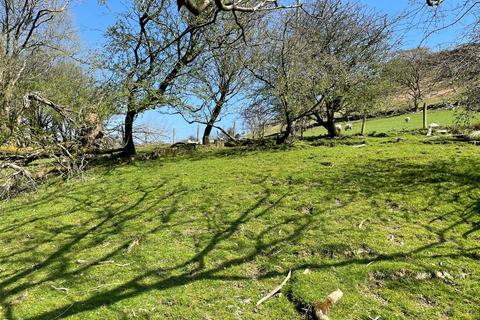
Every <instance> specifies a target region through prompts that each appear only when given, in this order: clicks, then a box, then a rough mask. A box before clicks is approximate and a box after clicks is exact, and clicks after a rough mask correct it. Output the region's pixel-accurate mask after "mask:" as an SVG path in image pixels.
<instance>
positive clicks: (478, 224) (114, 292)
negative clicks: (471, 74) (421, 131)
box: [0, 115, 480, 319]
mask: <svg viewBox="0 0 480 320" xmlns="http://www.w3.org/2000/svg"><path fill="white" fill-rule="evenodd" d="M442 117H443V116H442ZM442 119H443V118H439V119H435V118H434V117H433V115H432V121H438V122H439V123H442ZM399 120H401V118H400V119H399ZM376 121H377V120H376ZM378 121H380V122H379V123H378V126H377V127H378V128H381V126H382V123H381V120H378ZM394 121H396V120H394ZM413 121H416V120H414V119H412V122H413ZM400 122H401V121H400ZM402 125H403V123H402ZM412 125H413V124H412ZM369 126H370V128H372V129H374V128H375V122H374V121H370V123H369ZM376 130H379V131H380V129H376ZM422 139H423V137H414V136H405V140H402V141H400V142H398V143H397V141H396V140H395V139H394V138H383V139H379V138H368V139H367V146H366V147H363V148H355V147H354V146H349V145H338V146H336V147H314V146H312V145H310V143H305V142H304V143H299V144H297V146H296V147H293V148H290V149H278V150H267V151H258V150H257V151H256V150H246V149H230V150H226V151H224V150H221V151H219V152H215V151H211V152H207V153H204V154H199V155H193V156H191V157H188V156H186V157H182V158H173V159H169V160H155V161H145V162H134V163H133V164H128V165H126V164H125V165H116V166H111V167H102V168H96V169H93V170H90V171H89V172H88V173H87V174H86V176H85V177H84V179H83V180H74V181H67V182H62V181H52V182H51V183H50V185H44V186H43V187H42V188H41V190H40V192H38V193H37V194H31V195H25V196H22V197H20V198H17V199H14V200H11V201H9V202H3V203H1V204H0V218H1V220H0V318H7V319H10V318H12V319H58V318H67V319H300V318H301V316H300V314H299V313H298V311H297V310H296V309H295V305H294V303H292V301H293V302H302V303H310V302H314V301H317V300H321V299H323V298H324V297H325V296H326V295H328V294H329V293H330V292H331V291H333V290H335V289H336V288H340V289H342V290H343V292H344V293H345V296H344V298H343V299H342V300H341V301H340V303H339V304H338V305H337V306H335V307H334V308H333V309H332V311H331V319H369V317H371V318H375V317H377V316H381V319H447V318H450V319H477V318H478V315H479V314H480V313H479V311H480V310H479V305H480V264H479V262H478V261H479V258H480V248H479V245H478V244H479V240H480V191H479V188H478V187H479V181H480V175H479V172H480V157H479V150H480V149H479V148H478V147H477V146H473V145H468V144H461V145H460V144H459V145H454V144H452V145H428V144H424V143H422ZM362 222H363V223H362ZM360 224H362V226H361V228H360V227H359V225H360ZM305 269H309V270H311V272H310V273H305V274H304V271H305ZM288 270H292V271H293V277H292V279H291V280H290V281H289V283H288V284H287V286H286V287H285V288H284V289H283V295H281V296H279V297H274V298H272V299H270V300H268V301H267V302H265V303H264V304H262V305H261V306H260V307H258V308H256V307H255V303H256V301H257V300H258V299H260V298H261V297H262V296H263V295H265V294H266V293H267V292H268V291H269V290H271V289H272V288H273V287H275V286H276V285H278V284H279V283H280V282H281V281H282V280H283V278H284V277H285V276H286V274H287V273H288ZM444 272H447V273H448V275H450V276H451V278H450V277H448V278H445V277H443V278H442V277H441V276H437V275H436V274H440V275H443V274H444ZM62 288H64V289H62ZM288 297H290V300H289V299H288ZM12 302H13V304H12Z"/></svg>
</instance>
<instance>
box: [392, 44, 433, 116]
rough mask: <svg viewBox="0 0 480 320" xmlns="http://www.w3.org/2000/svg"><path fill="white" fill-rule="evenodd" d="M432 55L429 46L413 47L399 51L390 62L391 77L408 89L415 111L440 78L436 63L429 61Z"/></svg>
mask: <svg viewBox="0 0 480 320" xmlns="http://www.w3.org/2000/svg"><path fill="white" fill-rule="evenodd" d="M430 56H432V53H431V52H430V50H429V49H427V48H420V49H412V50H406V51H401V52H399V53H398V54H397V56H396V57H394V58H393V59H392V60H391V61H390V62H389V63H388V70H389V75H390V77H391V78H392V80H393V81H394V82H396V83H397V84H398V85H400V86H401V88H402V89H403V90H406V92H407V94H408V95H409V96H410V98H411V101H412V104H413V108H414V110H415V111H418V109H419V106H420V104H421V103H422V102H423V99H424V98H425V95H426V94H427V93H429V92H430V91H431V90H432V89H433V87H434V86H435V84H436V83H437V80H438V79H437V76H436V73H435V65H434V64H432V63H429V57H430Z"/></svg>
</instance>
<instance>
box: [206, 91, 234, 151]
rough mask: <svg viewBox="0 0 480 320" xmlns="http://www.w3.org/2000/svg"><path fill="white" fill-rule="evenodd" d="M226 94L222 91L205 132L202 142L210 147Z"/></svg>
mask: <svg viewBox="0 0 480 320" xmlns="http://www.w3.org/2000/svg"><path fill="white" fill-rule="evenodd" d="M226 92H227V91H226V90H225V89H223V90H222V93H221V97H220V99H219V100H218V101H217V102H216V103H215V108H213V111H212V114H211V116H210V119H209V120H208V122H207V126H206V127H205V131H203V137H202V142H203V144H205V145H208V144H209V143H210V134H211V133H212V129H213V126H214V124H215V122H216V121H217V118H218V116H219V115H220V112H221V111H222V107H223V104H224V103H225V97H226ZM234 136H235V135H234Z"/></svg>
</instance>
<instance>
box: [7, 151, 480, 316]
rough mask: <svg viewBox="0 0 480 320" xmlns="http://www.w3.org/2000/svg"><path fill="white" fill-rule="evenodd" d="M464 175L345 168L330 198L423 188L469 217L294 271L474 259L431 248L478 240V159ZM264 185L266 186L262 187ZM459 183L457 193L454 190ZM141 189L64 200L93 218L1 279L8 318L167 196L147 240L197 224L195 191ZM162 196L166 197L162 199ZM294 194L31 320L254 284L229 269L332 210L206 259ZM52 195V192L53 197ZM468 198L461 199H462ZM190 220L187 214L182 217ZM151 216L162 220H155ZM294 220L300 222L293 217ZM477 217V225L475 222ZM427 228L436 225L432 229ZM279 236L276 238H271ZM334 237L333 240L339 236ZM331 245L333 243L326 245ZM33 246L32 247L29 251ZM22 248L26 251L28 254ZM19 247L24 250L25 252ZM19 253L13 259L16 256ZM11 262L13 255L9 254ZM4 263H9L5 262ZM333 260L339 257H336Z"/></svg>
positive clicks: (425, 168) (410, 168)
mask: <svg viewBox="0 0 480 320" xmlns="http://www.w3.org/2000/svg"><path fill="white" fill-rule="evenodd" d="M462 166H463V168H464V169H463V170H460V169H457V168H456V167H453V166H452V163H451V162H448V161H447V162H432V163H429V164H428V165H422V164H415V163H411V162H399V161H398V160H395V161H394V160H392V161H369V162H368V163H367V164H365V165H363V166H359V165H356V166H354V167H348V168H345V170H342V172H341V173H339V176H336V177H333V178H331V179H332V181H330V183H329V184H328V186H327V187H328V188H329V191H330V192H331V193H339V194H345V193H346V192H348V188H347V186H346V185H348V184H349V183H354V182H355V183H358V184H361V186H362V187H361V190H360V193H361V194H362V195H363V196H365V197H367V198H372V199H373V198H375V197H377V196H378V195H380V194H388V193H392V194H398V193H404V194H409V193H415V192H422V190H425V189H428V190H430V191H431V190H435V192H436V194H438V197H432V198H431V199H429V201H428V205H430V206H435V205H436V204H437V203H438V202H444V201H451V200H455V199H457V200H456V201H462V203H461V204H460V203H459V204H460V205H461V206H462V207H464V210H463V211H462V212H453V211H452V212H447V213H443V214H442V216H438V217H436V218H434V219H432V220H431V223H434V222H435V221H437V220H442V221H444V219H445V218H446V217H450V218H451V219H452V221H450V220H449V221H448V222H445V223H442V226H441V227H440V228H433V227H430V229H428V231H429V232H431V233H432V234H435V235H436V238H437V239H436V241H432V242H429V243H426V244H424V245H421V246H418V247H416V248H414V249H410V250H398V251H397V252H394V253H391V254H383V255H382V254H381V255H376V256H373V257H372V256H367V257H360V258H358V257H353V258H348V259H336V260H335V261H327V262H324V263H308V262H302V261H299V262H298V263H295V264H293V265H291V266H290V268H291V269H292V270H293V271H296V270H304V269H305V268H310V269H314V270H323V269H327V268H331V267H344V266H349V265H368V264H371V263H373V262H381V261H397V260H398V261H403V260H404V259H405V258H406V257H413V256H415V257H416V258H420V257H426V258H432V259H434V258H446V257H450V258H456V257H464V258H469V259H475V258H476V257H475V255H474V253H473V252H472V250H475V248H464V250H460V249H459V250H455V251H451V252H448V253H436V252H434V251H432V249H434V248H436V247H438V246H440V245H442V244H443V243H445V241H446V238H447V233H448V232H455V231H456V228H457V227H459V226H462V227H464V226H465V225H471V228H470V229H469V230H468V231H466V232H464V233H463V237H467V238H468V237H471V236H473V235H474V234H475V233H476V232H477V231H478V228H479V224H478V216H479V194H478V181H480V177H479V176H478V172H479V171H478V169H479V168H480V163H479V162H478V161H472V162H471V163H462ZM340 178H341V179H343V183H342V184H338V183H336V181H338V179H340ZM315 179H318V178H316V177H312V178H311V181H310V182H315ZM264 182H265V180H263V181H259V182H258V183H259V184H263V183H264ZM452 186H454V187H455V190H452ZM135 189H136V190H135V192H132V195H131V197H132V196H133V195H135V196H133V197H134V199H135V200H134V201H133V202H132V203H129V204H128V205H127V206H125V207H120V206H117V202H121V200H122V197H123V196H125V195H124V194H118V195H117V198H115V197H113V198H111V197H108V199H107V197H105V198H103V199H102V200H101V201H100V202H95V201H91V200H90V199H89V197H78V196H75V195H73V196H72V195H65V196H64V197H65V200H68V201H70V202H72V203H74V204H75V206H76V207H75V209H76V210H75V211H76V212H78V213H86V212H88V213H90V214H91V215H93V217H91V218H89V219H88V220H86V221H84V223H83V225H85V226H89V227H88V228H86V229H85V230H84V231H82V232H78V230H76V229H72V230H69V227H68V226H66V227H59V228H58V229H56V230H57V234H63V233H65V232H70V234H71V235H73V237H72V238H71V239H70V240H69V241H67V242H66V243H64V244H63V245H62V246H60V247H59V248H58V249H57V250H55V251H54V252H53V253H51V254H50V255H48V257H47V258H45V259H44V260H43V261H42V262H40V263H37V264H35V265H34V266H32V267H31V268H28V269H25V270H22V271H19V272H16V273H14V274H12V275H10V276H8V277H7V278H6V279H4V280H2V281H0V301H1V305H2V306H3V308H4V309H5V310H7V313H6V315H7V317H9V318H13V308H14V306H13V305H11V304H10V303H9V302H10V301H11V300H12V299H13V298H14V297H15V296H17V295H18V294H20V293H22V292H24V291H25V290H28V289H30V288H33V287H35V286H38V285H40V284H42V283H46V282H51V281H58V280H61V279H68V278H70V277H72V276H74V275H78V274H81V273H83V272H85V271H87V270H89V269H91V268H94V267H95V266H94V265H82V266H80V267H79V268H75V269H74V270H71V269H69V265H71V263H72V261H71V255H70V253H71V252H72V251H74V250H76V247H77V245H78V243H80V242H84V243H83V244H82V245H83V248H88V247H90V246H91V247H93V246H95V245H96V244H98V243H99V242H101V241H104V240H106V239H107V238H108V237H109V236H110V235H112V234H115V233H121V232H122V231H123V229H124V228H126V227H128V226H129V225H131V224H132V223H139V222H141V220H139V217H142V215H148V214H149V212H151V211H152V210H155V208H156V206H157V204H158V203H159V202H161V201H164V200H166V199H167V198H172V197H174V198H175V199H174V201H173V203H172V204H171V205H170V208H168V209H167V210H165V211H164V212H163V213H162V215H160V217H159V220H158V222H157V223H153V225H149V228H148V229H147V230H144V231H143V233H142V234H141V235H139V236H140V237H146V236H148V235H155V234H158V233H159V232H162V231H165V230H166V229H167V228H171V227H173V226H181V225H188V224H189V223H190V222H191V221H192V220H189V219H187V220H182V219H179V218H178V216H176V214H177V212H178V206H179V204H180V203H181V202H182V198H183V197H184V196H186V195H187V194H188V192H189V191H188V190H187V189H188V188H181V187H180V188H177V189H174V190H172V189H171V187H170V186H169V185H168V184H167V181H163V182H161V183H158V184H156V185H150V186H142V185H137V186H136V188H135ZM91 192H101V189H99V190H91ZM161 192H163V193H164V194H163V196H160V197H159V196H158V194H159V193H161ZM468 192H470V193H471V194H470V196H469V197H464V196H463V194H465V193H468ZM289 195H290V194H289V193H288V192H287V193H283V194H281V195H274V194H273V193H272V190H271V189H269V188H268V187H266V186H263V193H262V195H261V196H259V197H257V199H256V201H255V202H254V203H253V204H251V205H250V206H249V207H248V208H247V209H245V210H243V211H242V212H239V213H238V215H236V217H235V218H234V219H233V220H228V219H226V218H225V219H226V220H222V222H223V223H220V224H212V223H209V222H208V221H205V222H204V223H205V224H206V225H207V227H208V229H210V230H212V232H211V234H210V235H209V237H208V239H207V241H206V243H204V244H203V245H202V246H201V248H200V249H199V250H198V252H196V253H195V254H193V255H192V256H191V257H190V258H188V259H186V260H185V261H180V262H178V263H176V264H174V265H172V266H168V267H161V268H159V267H155V268H150V269H148V270H145V271H144V272H142V273H140V274H138V275H136V276H135V277H133V278H132V279H130V280H128V281H125V282H124V283H122V284H120V285H117V286H115V287H114V288H112V289H109V290H106V291H104V292H101V293H95V294H93V295H91V296H90V297H88V298H85V299H82V300H80V301H76V302H73V303H72V304H70V305H68V306H64V307H59V308H55V309H52V310H48V311H45V312H43V313H40V314H38V315H35V316H31V317H29V318H27V319H35V320H40V319H54V318H58V317H68V316H73V315H78V314H81V313H83V312H87V311H92V310H96V309H98V308H100V307H103V306H111V305H113V304H115V303H117V302H120V301H122V300H125V299H129V298H133V297H136V296H139V295H141V294H144V293H148V292H151V291H154V290H160V291H162V290H167V289H169V288H175V287H181V286H184V285H187V284H191V283H195V282H197V281H203V280H221V281H239V280H250V279H251V277H249V276H246V275H240V274H239V275H225V274H224V272H225V270H228V269H230V268H233V267H236V266H240V265H244V264H247V263H249V262H253V261H255V260H256V259H257V258H258V257H259V256H269V255H272V254H273V253H274V252H275V251H276V250H278V247H279V246H282V245H284V244H295V243H297V242H298V241H299V240H301V239H302V238H303V237H304V236H305V235H306V233H307V232H308V231H312V230H313V228H315V224H316V223H318V219H319V218H321V217H322V215H325V214H326V211H327V209H326V208H325V209H320V210H317V211H315V212H313V213H310V214H306V215H295V216H293V217H287V218H284V219H278V220H277V221H275V222H271V221H270V223H269V224H268V225H267V226H266V227H265V228H264V229H259V230H255V232H254V235H252V240H253V241H254V245H252V246H251V248H250V250H249V252H248V253H245V254H241V255H239V256H237V257H235V258H230V259H224V260H223V261H222V262H221V263H218V264H217V265H210V264H208V263H207V262H206V259H207V258H208V257H209V256H210V255H211V254H212V253H213V252H214V251H215V250H221V249H218V248H219V246H220V245H221V244H223V243H226V242H227V241H229V240H231V239H232V238H233V237H234V236H235V234H237V233H238V232H239V231H240V230H241V229H242V228H243V227H244V226H246V225H247V224H252V223H254V222H255V221H257V220H258V219H264V218H266V217H268V216H269V215H270V214H271V213H272V210H282V209H283V208H284V204H283V202H284V200H285V199H286V197H288V196H289ZM47 197H50V195H47ZM460 199H461V200H460ZM39 201H40V203H44V202H43V200H42V199H39ZM67 212H69V213H71V210H67V211H66V212H64V213H58V215H62V214H66V213H67ZM51 218H52V215H46V216H45V217H35V218H32V219H30V220H27V221H26V222H20V223H18V224H17V225H15V226H12V227H11V228H6V229H5V231H6V232H10V233H11V232H14V231H15V230H17V229H18V230H20V229H21V227H23V226H25V224H27V223H28V224H31V223H36V222H38V221H40V219H46V220H48V219H51ZM183 218H185V217H183ZM151 219H155V217H152V218H151ZM292 219H293V220H292ZM475 219H476V220H475ZM292 222H294V226H293V228H292V229H291V230H289V232H287V233H283V234H280V232H279V230H280V229H281V228H282V226H285V225H287V224H291V223H292ZM425 228H429V226H428V225H426V226H425ZM272 235H275V236H274V237H272ZM90 236H94V240H86V239H87V237H90ZM55 239H56V234H54V235H51V236H50V237H46V238H44V239H42V242H52V241H55ZM332 240H333V239H332ZM129 243H130V239H128V241H125V242H124V244H123V245H122V246H119V247H117V248H116V249H114V250H112V251H110V252H109V253H107V254H105V255H103V256H101V257H97V259H98V260H99V261H104V260H107V259H110V258H113V257H115V256H117V255H118V254H119V253H120V252H121V251H122V250H125V248H126V247H127V246H128V245H129ZM321 246H322V247H325V248H327V247H328V244H325V245H321ZM30 249H33V248H30ZM22 250H23V249H22ZM22 250H20V252H22ZM14 256H15V254H14V255H13V256H12V257H14ZM3 258H6V257H3ZM3 258H2V259H3ZM332 260H333V259H332ZM49 268H51V269H53V270H51V271H50V272H49V273H48V275H46V276H43V277H42V278H41V279H40V280H37V281H31V282H25V281H22V280H23V279H24V278H27V277H28V276H30V275H32V274H33V273H35V272H38V271H40V270H44V271H45V270H48V269H49ZM285 271H286V270H281V271H270V272H266V273H264V274H262V275H260V276H258V277H257V279H259V280H264V279H269V278H273V277H278V276H281V275H284V274H285ZM152 277H154V278H155V281H153V282H152V281H149V282H148V284H146V281H145V280H146V279H151V278H152Z"/></svg>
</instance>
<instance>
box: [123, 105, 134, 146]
mask: <svg viewBox="0 0 480 320" xmlns="http://www.w3.org/2000/svg"><path fill="white" fill-rule="evenodd" d="M136 115H137V112H136V111H134V110H129V111H127V114H126V115H125V135H124V137H123V156H132V155H134V154H136V150H135V143H134V142H133V122H134V120H135V117H136Z"/></svg>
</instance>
